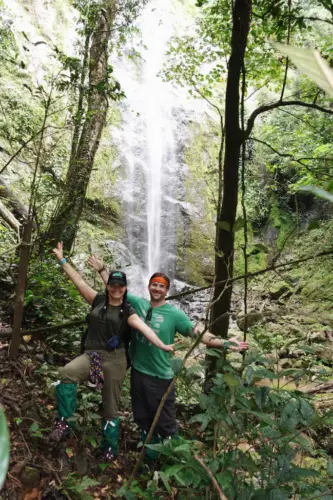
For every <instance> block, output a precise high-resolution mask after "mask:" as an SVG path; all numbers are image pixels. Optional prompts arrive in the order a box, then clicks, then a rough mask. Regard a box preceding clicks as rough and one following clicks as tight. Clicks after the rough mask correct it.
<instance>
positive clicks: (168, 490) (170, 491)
mask: <svg viewBox="0 0 333 500" xmlns="http://www.w3.org/2000/svg"><path fill="white" fill-rule="evenodd" d="M158 475H159V477H160V478H161V479H162V481H163V484H164V486H165V489H166V490H167V492H168V493H169V495H171V496H172V489H171V486H170V484H169V481H168V478H167V477H166V475H165V474H164V472H162V471H159V473H158Z"/></svg>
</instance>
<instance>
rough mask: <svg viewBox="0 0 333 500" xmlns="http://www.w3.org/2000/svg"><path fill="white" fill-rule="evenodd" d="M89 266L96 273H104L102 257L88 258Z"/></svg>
mask: <svg viewBox="0 0 333 500" xmlns="http://www.w3.org/2000/svg"><path fill="white" fill-rule="evenodd" d="M88 264H89V266H90V267H92V268H93V269H94V270H95V271H97V272H98V273H99V272H100V271H103V269H104V262H103V259H101V258H100V257H96V255H90V256H89V258H88Z"/></svg>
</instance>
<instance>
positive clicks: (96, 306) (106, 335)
mask: <svg viewBox="0 0 333 500" xmlns="http://www.w3.org/2000/svg"><path fill="white" fill-rule="evenodd" d="M121 307H122V306H113V305H112V304H107V305H106V304H105V294H97V295H96V297H95V299H94V302H93V303H92V306H91V311H90V313H89V314H88V331H87V337H86V341H85V344H84V347H85V349H87V350H99V349H106V344H107V341H108V340H109V339H110V337H112V336H113V335H117V336H118V337H119V336H120V333H121V325H122V322H123V321H126V320H124V317H123V315H122V314H121V313H120V311H121ZM131 314H136V313H135V310H134V309H133V307H130V308H129V313H128V316H130V315H131Z"/></svg>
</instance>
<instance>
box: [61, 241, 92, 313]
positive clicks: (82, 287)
mask: <svg viewBox="0 0 333 500" xmlns="http://www.w3.org/2000/svg"><path fill="white" fill-rule="evenodd" d="M52 253H53V254H54V255H55V256H56V258H57V259H58V261H59V264H61V265H62V268H63V270H64V271H65V273H66V274H67V276H68V277H69V279H70V280H71V281H72V282H73V283H74V285H75V286H76V288H77V289H78V290H79V292H80V294H81V295H82V297H83V298H84V299H85V300H86V301H87V302H88V304H92V303H93V301H94V298H95V297H96V295H97V292H96V290H94V289H93V288H91V286H89V285H88V283H86V282H85V281H84V279H83V278H82V276H81V274H80V273H78V272H77V271H75V269H74V268H73V267H72V266H71V265H70V263H69V262H67V260H66V259H64V254H63V247H62V241H61V242H59V243H58V244H57V248H54V249H53V250H52Z"/></svg>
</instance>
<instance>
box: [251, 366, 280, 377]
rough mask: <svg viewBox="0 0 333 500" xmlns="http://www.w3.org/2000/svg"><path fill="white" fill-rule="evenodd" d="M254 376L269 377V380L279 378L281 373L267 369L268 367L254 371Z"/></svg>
mask: <svg viewBox="0 0 333 500" xmlns="http://www.w3.org/2000/svg"><path fill="white" fill-rule="evenodd" d="M253 378H260V379H261V378H268V379H269V380H276V379H278V378H279V375H277V374H276V373H274V372H272V371H271V370H267V369H266V368H258V369H257V370H255V371H254V373H253Z"/></svg>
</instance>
